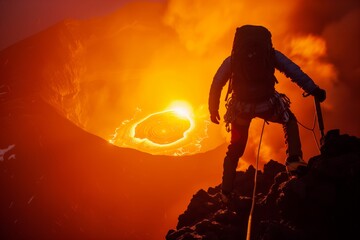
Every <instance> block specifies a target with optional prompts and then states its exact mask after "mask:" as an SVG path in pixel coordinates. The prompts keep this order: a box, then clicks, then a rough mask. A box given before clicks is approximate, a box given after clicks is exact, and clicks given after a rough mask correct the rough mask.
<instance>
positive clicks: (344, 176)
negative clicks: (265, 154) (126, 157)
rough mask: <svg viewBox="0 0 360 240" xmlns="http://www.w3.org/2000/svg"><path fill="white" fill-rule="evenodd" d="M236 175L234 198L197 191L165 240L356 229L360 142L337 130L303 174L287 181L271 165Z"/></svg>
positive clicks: (321, 235)
mask: <svg viewBox="0 0 360 240" xmlns="http://www.w3.org/2000/svg"><path fill="white" fill-rule="evenodd" d="M255 171H256V170H255V168H254V167H253V166H250V167H249V168H248V169H247V171H245V172H237V176H236V183H235V191H234V192H235V194H234V196H233V198H232V199H231V200H230V201H229V202H228V203H226V204H225V203H224V202H223V201H222V200H221V194H220V185H218V186H216V187H211V188H209V189H208V190H207V191H205V190H203V189H201V190H199V191H198V192H197V193H196V194H195V195H194V196H193V198H192V199H191V201H190V203H189V205H188V207H187V209H186V211H185V212H184V213H183V214H181V215H180V216H179V218H178V224H177V226H176V229H171V230H169V232H168V233H167V235H166V239H167V240H185V239H187V240H190V239H207V240H216V239H218V240H220V239H223V240H232V239H234V240H235V239H237V240H239V239H248V238H250V239H259V240H260V239H261V240H289V239H299V240H300V239H301V240H303V239H310V240H312V239H353V238H352V237H350V236H356V235H358V234H357V232H358V229H359V228H360V218H359V215H360V207H359V202H360V139H359V138H357V137H354V136H350V135H348V134H340V131H339V130H337V129H335V130H330V131H329V132H327V134H326V136H325V139H324V143H323V145H322V146H321V154H320V155H318V156H314V157H312V158H310V159H309V161H308V167H307V171H306V173H305V174H304V175H303V176H301V177H298V178H294V177H289V176H288V174H287V173H286V171H285V166H284V165H282V164H280V163H278V162H276V161H274V160H270V161H269V162H268V163H267V164H266V165H265V166H264V169H263V171H258V174H257V188H256V189H257V192H256V198H255V205H254V210H253V214H252V219H251V230H250V231H249V233H248V231H247V227H248V219H249V213H250V209H251V204H252V191H253V187H254V176H255Z"/></svg>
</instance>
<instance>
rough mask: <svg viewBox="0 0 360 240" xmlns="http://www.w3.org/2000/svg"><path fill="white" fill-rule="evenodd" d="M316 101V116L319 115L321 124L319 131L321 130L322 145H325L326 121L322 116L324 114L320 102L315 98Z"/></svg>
mask: <svg viewBox="0 0 360 240" xmlns="http://www.w3.org/2000/svg"><path fill="white" fill-rule="evenodd" d="M314 101H315V108H316V115H317V119H318V123H319V129H320V133H321V138H320V144H321V145H323V143H324V137H325V135H324V120H323V116H322V112H321V106H320V101H319V100H318V99H317V98H316V97H314Z"/></svg>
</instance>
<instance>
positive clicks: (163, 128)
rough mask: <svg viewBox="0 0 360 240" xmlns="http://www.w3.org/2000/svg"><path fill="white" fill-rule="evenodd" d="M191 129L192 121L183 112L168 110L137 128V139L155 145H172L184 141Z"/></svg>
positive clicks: (150, 117) (152, 115) (155, 115)
mask: <svg viewBox="0 0 360 240" xmlns="http://www.w3.org/2000/svg"><path fill="white" fill-rule="evenodd" d="M190 127H191V119H190V118H187V117H186V116H184V115H182V114H181V112H178V111H175V110H168V111H164V112H160V113H154V114H151V115H149V116H148V117H146V118H145V119H144V120H142V121H141V122H139V123H138V124H136V126H135V135H134V137H135V138H138V139H140V140H145V139H146V140H148V141H150V142H151V143H153V144H160V145H166V144H172V143H176V141H178V140H180V139H182V138H183V137H184V136H185V134H186V132H187V131H188V130H189V129H190Z"/></svg>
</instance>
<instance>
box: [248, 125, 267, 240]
mask: <svg viewBox="0 0 360 240" xmlns="http://www.w3.org/2000/svg"><path fill="white" fill-rule="evenodd" d="M265 123H266V121H265V120H264V123H263V126H262V129H261V134H260V141H259V147H258V151H257V156H256V168H255V176H254V189H253V194H252V202H251V209H250V214H249V219H248V226H247V234H246V240H250V234H251V222H252V215H253V211H254V207H255V195H256V184H257V173H258V168H259V156H260V148H261V141H262V137H263V135H264V128H265Z"/></svg>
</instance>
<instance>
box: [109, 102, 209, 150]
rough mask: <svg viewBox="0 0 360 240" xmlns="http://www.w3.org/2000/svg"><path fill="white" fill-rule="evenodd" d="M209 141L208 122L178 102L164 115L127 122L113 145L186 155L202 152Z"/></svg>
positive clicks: (183, 103)
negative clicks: (204, 141) (203, 141)
mask: <svg viewBox="0 0 360 240" xmlns="http://www.w3.org/2000/svg"><path fill="white" fill-rule="evenodd" d="M206 137H207V123H206V121H204V119H198V118H197V117H196V114H194V112H193V110H192V108H191V106H190V105H189V104H187V103H186V102H181V101H177V102H174V103H173V104H171V105H170V107H169V108H167V109H165V110H163V111H159V112H155V113H151V114H148V115H147V116H145V117H142V118H139V117H136V116H135V119H131V120H126V121H124V122H123V123H122V126H121V127H119V128H117V129H116V132H115V134H114V137H113V139H111V140H110V142H111V143H113V144H115V145H118V146H122V147H131V148H135V149H138V150H141V151H146V152H149V153H152V154H165V155H184V154H192V153H197V152H199V151H200V148H201V141H202V140H203V139H204V138H206Z"/></svg>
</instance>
